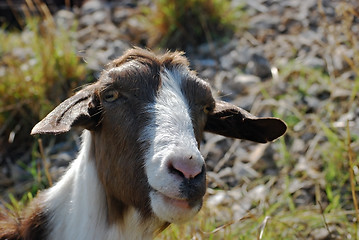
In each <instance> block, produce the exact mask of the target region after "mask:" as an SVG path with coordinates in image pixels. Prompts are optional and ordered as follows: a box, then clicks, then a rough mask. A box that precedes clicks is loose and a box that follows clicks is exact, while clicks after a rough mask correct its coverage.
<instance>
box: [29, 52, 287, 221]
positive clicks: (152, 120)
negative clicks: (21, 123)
mask: <svg viewBox="0 0 359 240" xmlns="http://www.w3.org/2000/svg"><path fill="white" fill-rule="evenodd" d="M72 126H82V127H84V128H86V129H88V130H90V131H91V136H92V141H93V154H94V156H95V159H96V167H97V172H98V177H99V179H100V181H101V182H102V184H103V186H104V190H105V193H106V199H107V206H108V216H109V218H110V221H116V220H118V219H120V218H121V217H123V215H124V212H125V211H126V209H127V208H128V207H134V208H136V209H137V210H138V211H139V212H140V214H141V216H142V217H143V218H144V219H145V218H148V217H151V216H155V217H157V218H158V219H159V220H161V221H162V222H168V223H173V222H174V223H176V222H183V221H186V220H188V219H190V218H192V217H193V216H194V215H195V214H196V213H197V212H198V211H199V209H200V208H201V205H202V200H203V196H204V194H205V190H206V179H205V165H204V159H203V157H202V156H201V154H200V152H199V143H200V141H201V139H202V134H203V132H204V131H209V132H213V133H217V134H221V135H224V136H228V137H233V138H240V139H248V140H252V141H256V142H262V143H264V142H267V141H272V140H274V139H276V138H278V137H279V136H281V135H282V134H284V133H285V131H286V125H285V123H284V122H283V121H281V120H279V119H276V118H257V117H254V116H252V115H250V114H249V113H247V112H245V111H244V110H242V109H241V108H238V107H236V106H233V105H231V104H228V103H225V102H220V101H217V102H216V101H215V100H214V99H213V96H212V94H211V90H210V87H209V86H208V84H207V83H206V82H205V81H203V80H201V79H199V78H198V77H197V76H196V75H195V73H193V72H191V71H190V70H189V69H188V62H187V60H186V58H184V57H183V56H182V55H181V53H178V52H175V53H166V54H164V55H162V56H155V55H154V54H152V53H151V52H149V51H145V50H140V49H131V50H129V51H128V52H126V53H125V54H124V56H122V57H121V58H119V59H116V60H114V61H113V62H112V63H110V64H109V66H108V68H107V69H106V70H104V71H103V73H102V75H101V77H100V79H99V80H98V81H97V82H96V83H94V84H92V85H90V86H87V87H85V88H84V89H83V90H81V91H79V92H78V93H77V94H76V95H74V96H73V97H71V98H69V99H67V100H65V101H64V102H63V103H61V104H60V105H59V106H58V107H57V108H56V109H55V110H53V111H52V112H51V113H50V114H49V115H48V116H47V117H46V118H45V119H43V120H42V121H41V122H40V123H38V124H37V125H36V126H35V127H34V129H33V131H32V134H37V133H40V134H41V133H61V132H66V131H69V130H70V128H71V127H72Z"/></svg>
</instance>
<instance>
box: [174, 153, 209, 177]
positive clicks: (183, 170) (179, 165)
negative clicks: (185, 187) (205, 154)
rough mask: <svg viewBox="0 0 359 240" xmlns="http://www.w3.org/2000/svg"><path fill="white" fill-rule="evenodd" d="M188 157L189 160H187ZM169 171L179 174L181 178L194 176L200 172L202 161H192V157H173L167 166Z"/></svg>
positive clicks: (202, 167)
mask: <svg viewBox="0 0 359 240" xmlns="http://www.w3.org/2000/svg"><path fill="white" fill-rule="evenodd" d="M188 159H189V160H188ZM168 169H169V172H170V173H172V174H175V175H178V176H180V177H181V178H187V179H191V178H195V177H196V176H197V175H199V174H201V173H202V171H203V169H204V163H203V162H201V161H198V162H196V161H194V160H193V157H192V156H190V157H189V158H187V159H185V158H179V159H173V160H172V161H171V162H170V164H169V166H168Z"/></svg>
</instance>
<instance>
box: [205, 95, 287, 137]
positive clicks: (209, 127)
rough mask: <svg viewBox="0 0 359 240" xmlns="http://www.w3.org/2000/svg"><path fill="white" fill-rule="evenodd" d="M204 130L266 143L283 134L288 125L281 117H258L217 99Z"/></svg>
mask: <svg viewBox="0 0 359 240" xmlns="http://www.w3.org/2000/svg"><path fill="white" fill-rule="evenodd" d="M204 130H205V131H208V132H212V133H216V134H219V135H223V136H226V137H232V138H239V139H246V140H250V141H254V142H259V143H266V142H270V141H273V140H275V139H277V138H279V137H280V136H282V135H283V134H284V133H285V132H286V131H287V125H286V124H285V123H284V122H283V121H282V120H280V119H279V118H272V117H267V118H261V117H256V116H253V115H252V114H250V113H248V112H247V111H245V110H243V109H242V108H239V107H237V106H235V105H232V104H230V103H227V102H223V101H217V102H216V107H215V109H214V111H213V113H210V114H209V116H208V120H207V123H206V126H205V129H204Z"/></svg>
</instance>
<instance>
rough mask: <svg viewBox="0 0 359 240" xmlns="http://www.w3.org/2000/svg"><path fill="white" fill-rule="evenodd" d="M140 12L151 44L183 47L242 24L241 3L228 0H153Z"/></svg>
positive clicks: (217, 36)
mask: <svg viewBox="0 0 359 240" xmlns="http://www.w3.org/2000/svg"><path fill="white" fill-rule="evenodd" d="M143 12H144V16H145V17H144V21H143V22H144V24H146V25H147V29H148V31H147V32H148V35H149V40H148V45H149V46H150V47H156V46H159V47H162V48H168V49H172V50H174V49H185V47H186V46H188V45H193V46H196V45H199V44H201V43H204V42H212V41H213V40H218V39H224V37H225V36H227V38H229V37H230V36H231V35H233V33H234V32H235V31H240V30H243V29H244V28H245V24H244V22H245V19H246V14H245V12H244V11H243V10H242V6H238V7H235V8H233V7H232V6H231V2H230V1H228V0H225V1H221V0H179V1H177V0H156V1H155V7H154V9H151V8H143Z"/></svg>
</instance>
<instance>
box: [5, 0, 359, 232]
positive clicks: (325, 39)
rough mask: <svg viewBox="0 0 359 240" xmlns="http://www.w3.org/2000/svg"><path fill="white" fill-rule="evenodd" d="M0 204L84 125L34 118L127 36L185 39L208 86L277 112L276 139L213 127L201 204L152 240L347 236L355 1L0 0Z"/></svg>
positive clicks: (38, 176)
mask: <svg viewBox="0 0 359 240" xmlns="http://www.w3.org/2000/svg"><path fill="white" fill-rule="evenodd" d="M0 26H1V28H0V209H3V210H4V211H5V209H9V210H10V211H12V212H15V213H16V212H18V211H20V210H21V209H22V208H23V207H24V205H25V204H26V203H27V202H28V201H29V200H31V199H32V198H33V197H34V196H35V195H36V193H37V192H38V191H39V190H41V189H44V188H46V187H49V186H51V185H52V183H53V182H54V181H56V180H57V179H58V178H59V176H61V175H62V173H63V172H64V171H65V170H66V168H67V166H68V164H69V163H71V160H72V159H74V158H75V157H76V153H77V151H78V148H79V144H80V141H81V140H80V139H79V134H80V133H81V130H74V131H71V132H70V133H67V134H63V135H59V136H56V137H54V136H40V137H33V136H30V135H29V133H30V131H31V129H32V127H33V126H34V125H35V124H36V123H37V122H38V121H39V120H40V119H41V118H43V117H44V116H45V115H46V114H47V113H48V112H50V111H51V110H52V109H53V108H54V107H55V106H56V105H57V104H59V103H60V102H61V101H63V100H64V99H66V98H67V97H68V96H70V95H72V94H74V93H75V92H76V90H78V89H79V87H80V86H81V85H83V84H88V83H91V82H94V81H96V79H97V77H98V76H99V73H100V72H101V70H102V69H103V67H104V66H105V65H106V64H107V63H108V62H109V61H110V60H113V59H115V58H116V57H118V56H120V55H121V54H122V53H123V52H124V51H125V50H126V49H128V48H131V47H132V46H140V47H146V48H150V49H152V50H153V51H155V52H164V51H166V50H183V51H185V52H186V56H187V57H188V58H189V60H190V62H191V68H192V69H194V70H196V71H197V72H198V75H199V76H200V77H202V78H204V79H206V80H207V81H208V82H210V84H211V86H212V89H213V93H214V95H215V97H216V98H218V99H222V100H225V101H230V102H232V103H234V104H236V105H238V106H241V107H242V108H245V109H246V110H248V111H250V112H251V113H253V114H255V115H260V116H275V117H280V118H282V119H283V120H285V121H286V122H287V124H288V127H289V129H288V132H287V134H286V135H285V137H282V138H281V139H279V140H277V141H276V142H275V143H273V144H254V143H251V142H248V141H240V140H232V139H227V138H224V137H221V136H215V135H211V134H206V135H205V140H204V141H203V142H202V143H201V152H202V154H203V155H204V157H205V158H206V162H207V170H208V191H207V195H206V203H205V206H204V207H203V209H202V211H201V212H200V214H199V215H198V216H197V217H196V218H195V219H194V220H193V221H192V222H190V223H188V224H183V225H174V226H171V227H169V228H168V229H167V230H166V231H165V232H163V233H162V234H160V235H159V236H158V239H358V238H359V234H358V231H359V229H358V220H359V211H358V207H357V206H358V204H357V197H358V194H357V192H358V190H359V189H358V185H357V183H358V181H359V168H358V164H359V155H358V152H359V101H358V98H359V94H358V92H359V2H358V1H356V0H318V1H315V0H302V1H297V0H285V1H284V0H283V1H281V0H178V1H175V0H154V1H149V0H138V1H136V0H124V1H114V0H112V1H111V0H107V1H106V0H102V1H101V0H86V1H83V0H6V1H1V2H0Z"/></svg>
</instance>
